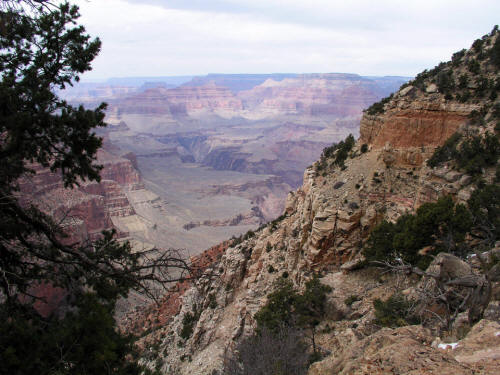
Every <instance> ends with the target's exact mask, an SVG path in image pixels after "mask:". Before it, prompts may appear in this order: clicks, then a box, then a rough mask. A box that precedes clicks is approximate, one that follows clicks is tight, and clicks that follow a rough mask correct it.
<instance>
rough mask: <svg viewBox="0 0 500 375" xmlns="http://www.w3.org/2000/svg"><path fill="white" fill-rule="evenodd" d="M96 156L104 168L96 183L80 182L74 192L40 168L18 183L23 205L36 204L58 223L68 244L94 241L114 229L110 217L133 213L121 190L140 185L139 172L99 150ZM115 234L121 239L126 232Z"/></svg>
mask: <svg viewBox="0 0 500 375" xmlns="http://www.w3.org/2000/svg"><path fill="white" fill-rule="evenodd" d="M97 156H98V160H97V161H98V163H101V164H102V165H103V169H102V171H101V178H102V179H101V182H99V183H97V182H89V181H83V182H80V185H79V186H77V187H76V188H75V189H68V188H65V187H64V184H63V182H62V180H61V177H60V175H59V174H57V173H52V172H51V171H50V170H49V169H47V168H43V167H42V166H40V165H35V166H33V169H34V171H35V173H34V174H33V175H31V176H27V177H26V178H24V179H23V180H22V181H21V182H20V188H21V194H22V195H21V201H22V202H23V204H35V205H36V206H38V207H39V208H40V209H41V210H42V211H44V212H46V213H48V214H50V215H52V216H53V217H54V218H55V219H56V220H61V222H62V223H63V226H64V227H65V230H66V233H67V234H68V235H69V237H68V238H65V239H64V241H66V242H67V243H75V242H81V241H85V240H87V239H91V240H93V239H95V238H97V237H98V236H99V235H100V233H101V232H102V231H103V230H109V229H112V228H115V227H114V225H113V222H112V219H111V218H112V217H113V216H129V215H133V214H134V213H135V212H134V209H133V208H132V207H131V205H130V202H129V201H128V199H127V196H126V195H125V193H124V189H127V188H129V187H130V186H133V185H135V184H138V183H139V182H140V177H139V173H138V172H137V170H136V169H135V168H134V167H133V165H132V163H131V161H130V160H127V159H122V158H119V157H117V156H114V155H112V154H110V153H109V152H107V151H105V150H100V151H99V152H98V155H97ZM115 229H116V228H115ZM119 232H120V231H119ZM118 235H119V236H121V237H124V236H126V235H127V233H123V232H122V233H119V234H118Z"/></svg>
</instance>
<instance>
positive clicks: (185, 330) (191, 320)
mask: <svg viewBox="0 0 500 375" xmlns="http://www.w3.org/2000/svg"><path fill="white" fill-rule="evenodd" d="M200 315H201V311H199V310H198V308H197V306H196V305H195V306H194V309H193V311H192V312H187V313H186V314H184V317H183V318H182V329H181V332H180V337H181V338H183V339H184V340H187V339H189V338H190V337H191V335H192V334H193V330H194V326H195V325H196V323H197V322H198V319H200Z"/></svg>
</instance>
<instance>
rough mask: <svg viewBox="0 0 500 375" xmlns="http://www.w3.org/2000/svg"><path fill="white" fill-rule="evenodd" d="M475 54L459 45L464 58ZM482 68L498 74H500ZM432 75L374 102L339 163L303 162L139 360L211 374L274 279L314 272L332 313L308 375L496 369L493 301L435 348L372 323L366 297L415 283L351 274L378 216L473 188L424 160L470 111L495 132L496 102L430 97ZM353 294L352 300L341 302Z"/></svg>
mask: <svg viewBox="0 0 500 375" xmlns="http://www.w3.org/2000/svg"><path fill="white" fill-rule="evenodd" d="M498 34H499V33H498V32H497V31H494V32H492V34H491V35H490V36H489V37H487V38H486V40H489V42H485V43H484V44H485V45H486V46H491V45H493V44H494V43H495V41H496V38H498ZM483 39H484V38H483ZM486 48H487V47H486ZM490 48H491V47H490ZM487 51H488V49H486V52H485V53H487ZM476 55H477V51H476V53H474V52H467V53H465V57H464V59H466V60H467V59H468V60H469V61H472V60H473V59H474V58H475V57H474V56H476ZM482 64H483V65H485V63H482ZM458 65H459V66H458V68H457V69H462V67H461V65H460V64H458ZM445 71H446V70H445ZM490 75H493V76H494V78H495V79H498V69H497V70H496V71H495V70H494V71H493V73H492V74H490ZM435 79H436V76H433V75H430V76H429V75H427V76H426V77H423V78H422V77H420V79H419V78H418V77H417V79H416V80H415V82H414V84H412V83H410V84H409V85H408V86H406V87H403V88H402V89H401V90H400V91H399V92H398V93H397V94H396V95H394V96H393V97H392V98H390V99H389V100H387V101H385V102H382V103H381V105H380V107H381V109H380V108H379V109H378V110H377V111H371V110H370V109H369V110H368V111H367V112H366V113H365V115H364V117H363V119H362V120H361V131H360V132H361V137H360V139H359V140H358V142H357V143H356V145H355V146H354V147H353V149H352V150H351V151H350V156H349V157H348V158H347V159H346V160H345V164H344V166H343V167H342V168H340V167H338V166H334V165H333V164H330V160H329V159H328V158H324V159H323V158H322V160H320V161H318V162H316V163H314V164H313V165H312V166H311V167H309V168H308V169H306V171H305V173H304V181H303V185H302V187H301V188H299V189H298V190H297V191H295V192H291V193H290V194H289V195H288V198H287V202H286V207H285V212H284V214H283V215H282V216H281V217H280V218H278V219H277V220H275V221H273V222H271V223H269V224H268V225H266V226H263V227H261V228H260V229H259V230H258V231H256V232H255V233H253V232H249V233H248V234H247V235H246V236H245V238H243V241H242V242H239V243H238V241H236V242H233V243H232V245H231V246H230V247H229V248H227V249H226V250H225V252H224V253H223V254H222V255H221V257H220V259H219V260H217V261H215V262H214V263H212V264H211V265H210V266H209V267H208V268H207V270H209V271H210V273H211V274H212V275H214V277H212V278H210V279H208V280H207V279H199V280H197V281H195V282H193V286H192V287H190V288H188V289H186V290H185V292H184V293H183V295H182V304H181V306H180V309H179V313H178V314H177V315H175V316H169V319H167V320H166V321H167V323H166V324H159V325H156V326H155V327H154V332H153V333H151V334H149V335H145V336H144V337H143V338H142V340H141V342H142V345H143V346H144V347H145V348H146V349H147V350H148V351H149V353H150V354H151V355H149V356H146V357H145V363H147V364H149V365H150V366H151V367H152V368H154V367H156V369H158V370H160V371H161V372H162V373H169V374H176V373H179V374H188V373H195V374H216V373H219V371H220V370H221V368H223V362H224V357H225V356H226V355H227V354H228V353H231V351H232V350H234V349H235V348H236V346H237V343H238V341H239V340H241V338H242V337H244V336H246V335H249V334H251V333H253V331H254V329H255V326H256V322H255V319H254V315H255V313H256V312H257V311H258V310H259V309H260V308H261V307H262V306H263V305H264V303H265V301H266V296H267V295H268V294H269V292H271V291H272V290H273V285H275V283H276V282H277V280H280V279H283V278H287V279H289V280H291V281H292V282H293V283H294V284H295V285H297V286H298V287H303V285H304V283H305V281H306V280H308V279H309V278H310V276H311V275H312V273H313V272H321V273H322V275H323V278H322V282H323V283H325V284H327V285H330V286H331V287H332V289H333V291H332V292H331V294H330V295H329V296H328V300H329V301H330V303H331V306H336V308H335V309H333V310H332V311H330V312H329V313H328V314H327V317H326V318H325V319H324V320H323V321H322V322H321V323H320V326H319V328H318V331H319V332H321V334H319V335H318V336H319V337H318V342H319V345H320V346H321V347H322V348H323V352H324V359H323V360H322V361H320V362H317V363H315V364H313V365H312V366H311V368H310V370H309V374H329V373H331V374H333V373H342V374H348V373H349V374H351V373H356V374H358V373H359V374H371V373H380V374H389V373H394V372H397V373H414V374H417V373H418V374H420V373H429V374H442V373H450V374H451V373H454V374H472V373H484V374H493V373H494V371H495V368H498V365H499V361H500V356H499V355H498V351H499V348H500V337H499V335H498V331H496V330H497V329H498V328H497V327H498V324H497V323H495V322H494V321H493V320H495V319H497V318H498V315H496V313H495V311H496V310H495V309H496V308H495V306H496V305H498V302H496V301H493V302H492V305H491V308H490V310H488V311H489V312H487V313H486V314H485V320H483V321H481V322H480V323H478V324H476V325H475V326H474V327H473V329H472V330H471V331H470V332H469V333H468V334H467V335H465V338H463V339H462V340H461V341H460V343H459V344H458V348H460V347H461V349H458V348H457V349H456V351H454V350H453V349H440V348H439V346H438V345H437V344H436V338H435V336H434V334H435V333H433V332H431V331H429V330H426V329H424V328H423V327H422V326H410V327H402V328H397V329H389V328H384V329H380V327H377V326H376V324H374V323H373V318H374V312H373V304H372V303H373V301H374V300H375V299H376V298H386V297H388V296H389V295H391V294H392V293H393V292H394V289H395V288H401V287H402V289H405V288H406V289H408V288H410V289H411V288H412V287H413V285H414V284H415V281H414V280H413V281H412V280H411V279H407V280H406V281H405V282H406V283H408V284H407V285H403V286H401V285H399V284H400V283H401V280H399V279H398V278H397V277H395V276H392V275H391V274H383V273H380V271H378V270H376V269H371V268H368V269H361V270H356V268H357V267H359V266H360V264H361V262H362V260H363V259H362V256H361V253H360V250H361V248H362V246H363V243H364V241H365V240H366V238H367V237H368V235H369V233H370V230H371V229H372V228H373V227H374V225H375V224H377V223H378V222H380V221H381V220H382V219H387V220H390V221H394V220H396V219H397V218H398V217H400V216H401V215H403V214H404V213H406V212H412V211H414V210H415V209H416V208H417V207H419V206H420V205H421V204H422V203H424V202H432V201H435V200H436V199H437V198H438V197H440V196H443V195H450V196H452V197H453V199H454V200H455V201H457V202H465V201H466V200H467V199H468V197H470V194H471V191H472V190H473V189H474V185H473V184H472V178H471V176H468V175H466V174H464V173H463V172H460V171H457V170H452V169H451V167H450V166H449V165H448V164H444V165H442V166H441V167H438V168H434V169H432V168H430V167H428V166H427V165H426V163H425V160H426V159H427V158H428V157H429V156H430V155H431V154H432V152H433V151H434V150H435V148H436V146H440V145H442V144H443V143H444V142H445V140H446V139H447V138H448V137H449V136H450V135H451V134H453V133H454V132H455V131H457V130H462V131H463V130H467V129H470V125H471V121H470V119H471V117H473V116H474V111H478V109H479V108H481V109H483V108H486V112H484V113H483V119H485V121H483V123H481V124H479V126H476V130H477V132H479V133H485V132H487V131H492V130H493V127H494V126H495V122H494V121H495V120H494V117H493V111H494V106H493V105H490V104H489V103H490V102H491V103H493V104H495V103H498V100H497V99H496V96H494V95H493V94H491V96H490V97H489V99H488V100H489V101H490V102H487V101H485V100H484V99H481V96H474V98H471V99H467V100H462V99H460V100H458V99H457V98H454V97H452V96H451V97H450V95H449V93H447V92H439V90H438V89H437V86H436V83H435V82H434V80H435ZM489 79H490V78H489ZM471 90H472V91H474V90H475V89H474V88H471ZM492 90H493V91H494V90H496V89H495V88H493V89H492ZM444 91H446V90H444ZM462 94H463V93H461V95H462ZM485 102H486V103H487V106H485ZM493 174H494V171H493V170H492V169H491V168H490V169H488V170H485V171H484V174H483V176H484V178H485V179H486V180H487V181H493ZM353 295H356V296H359V297H360V298H359V301H357V302H354V303H352V304H350V305H347V304H343V303H342V301H344V300H345V299H346V298H347V297H349V296H353ZM159 316H161V313H160V315H159ZM187 316H191V318H193V319H192V320H194V321H192V322H191V323H190V324H192V326H191V328H192V330H191V334H190V335H189V336H187V337H186V335H184V337H182V336H181V333H182V331H183V327H185V326H186V321H187V320H186V317H187ZM156 319H160V320H161V318H156ZM478 337H480V338H478ZM445 347H446V345H445ZM154 359H156V361H154ZM492 371H493V372H492Z"/></svg>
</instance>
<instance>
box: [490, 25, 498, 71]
mask: <svg viewBox="0 0 500 375" xmlns="http://www.w3.org/2000/svg"><path fill="white" fill-rule="evenodd" d="M496 32H497V33H498V31H496ZM489 55H490V60H491V62H492V63H493V64H494V65H495V66H496V67H497V68H500V38H499V37H498V36H497V40H496V41H495V43H494V44H493V47H491V49H490V52H489Z"/></svg>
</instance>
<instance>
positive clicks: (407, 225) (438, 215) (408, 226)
mask: <svg viewBox="0 0 500 375" xmlns="http://www.w3.org/2000/svg"><path fill="white" fill-rule="evenodd" d="M471 226H472V216H471V214H470V212H469V211H468V210H467V208H466V207H465V206H464V205H461V204H458V205H455V204H454V203H453V200H452V199H451V197H443V198H440V199H439V200H438V201H437V202H436V203H425V204H423V205H422V206H420V207H419V208H418V210H417V212H416V213H415V215H411V214H406V215H403V216H401V217H400V218H399V219H398V220H397V221H396V223H395V224H393V223H389V222H387V221H383V222H382V223H380V224H379V225H378V226H377V227H375V228H374V229H373V230H372V232H371V233H370V236H369V238H368V240H367V242H366V244H365V246H364V247H363V254H364V256H365V257H366V259H367V260H368V261H379V262H385V261H388V262H391V261H394V260H395V258H401V259H402V260H404V261H405V262H408V263H411V264H413V265H416V266H418V267H420V268H421V269H425V268H427V266H428V264H429V263H430V261H431V260H432V257H431V256H430V255H425V256H423V255H419V254H418V251H419V250H420V249H422V248H424V247H427V246H432V247H433V251H432V252H431V254H436V253H438V252H441V251H445V252H457V251H458V247H459V246H460V244H462V243H463V241H464V240H465V234H466V233H467V232H469V230H470V228H471Z"/></svg>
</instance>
